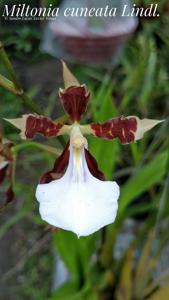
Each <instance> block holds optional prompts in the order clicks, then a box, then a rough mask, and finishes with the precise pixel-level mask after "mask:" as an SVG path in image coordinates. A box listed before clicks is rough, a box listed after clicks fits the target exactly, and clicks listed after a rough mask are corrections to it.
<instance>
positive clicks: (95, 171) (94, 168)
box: [85, 149, 105, 181]
mask: <svg viewBox="0 0 169 300" xmlns="http://www.w3.org/2000/svg"><path fill="white" fill-rule="evenodd" d="M85 157H86V162H87V165H88V168H89V170H90V172H91V174H92V175H93V176H94V177H96V178H98V179H100V180H103V181H104V180H105V176H104V174H103V172H101V171H100V170H99V168H98V164H97V161H96V159H95V158H94V157H93V156H92V155H91V153H90V152H89V151H88V150H87V149H85Z"/></svg>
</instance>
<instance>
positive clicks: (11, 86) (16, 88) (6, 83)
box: [0, 42, 42, 114]
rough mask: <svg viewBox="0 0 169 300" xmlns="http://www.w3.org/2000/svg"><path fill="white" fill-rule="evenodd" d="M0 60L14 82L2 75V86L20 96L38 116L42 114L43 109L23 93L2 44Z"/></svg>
mask: <svg viewBox="0 0 169 300" xmlns="http://www.w3.org/2000/svg"><path fill="white" fill-rule="evenodd" d="M0 59H1V61H2V62H3V64H4V66H5V67H6V70H7V71H8V73H9V76H10V78H11V80H12V81H10V80H8V79H7V78H5V77H4V76H2V75H0V76H1V77H0V85H1V86H2V87H3V88H5V89H7V90H9V91H10V92H12V93H13V94H15V95H17V96H19V97H20V98H21V99H22V100H23V102H24V103H25V104H26V105H27V106H28V107H29V108H31V109H32V110H33V111H34V112H36V113H37V114H42V111H41V109H40V108H39V106H37V105H36V104H35V103H34V102H33V101H32V99H31V98H29V96H28V95H27V94H26V93H25V92H24V91H23V89H22V87H21V84H20V82H19V80H18V78H17V76H16V73H15V70H14V68H13V66H12V64H11V62H10V60H9V58H8V55H7V53H6V51H5V49H4V46H3V44H2V42H0Z"/></svg>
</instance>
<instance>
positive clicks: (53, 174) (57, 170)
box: [40, 142, 69, 183]
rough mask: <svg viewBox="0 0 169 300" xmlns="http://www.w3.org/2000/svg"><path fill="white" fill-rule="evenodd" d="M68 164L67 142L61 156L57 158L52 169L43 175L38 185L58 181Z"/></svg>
mask: <svg viewBox="0 0 169 300" xmlns="http://www.w3.org/2000/svg"><path fill="white" fill-rule="evenodd" d="M68 162H69V142H68V143H67V145H66V147H65V149H64V150H63V152H62V154H61V155H60V156H59V157H58V158H57V160H56V162H55V164H54V167H53V169H52V170H51V171H49V172H47V173H45V174H44V175H43V176H42V177H41V179H40V183H49V182H51V181H53V180H55V179H59V178H60V177H62V176H63V174H64V171H65V168H66V166H67V165H68Z"/></svg>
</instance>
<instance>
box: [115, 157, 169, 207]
mask: <svg viewBox="0 0 169 300" xmlns="http://www.w3.org/2000/svg"><path fill="white" fill-rule="evenodd" d="M167 157H168V154H167V152H162V153H161V154H159V155H157V156H156V157H155V158H154V159H153V160H152V161H150V162H149V163H148V164H147V165H145V166H143V167H142V168H140V169H139V170H138V171H137V173H135V174H133V176H132V177H131V178H130V179H129V180H128V181H127V182H126V184H125V185H124V186H123V188H122V191H121V197H120V208H119V212H120V213H122V212H123V211H124V209H125V208H126V206H127V205H128V204H129V203H130V202H131V201H132V200H133V199H134V198H136V197H137V196H139V195H140V194H141V193H143V192H145V191H147V190H148V189H149V188H150V187H151V186H152V185H154V184H156V183H159V182H160V181H161V179H162V178H163V176H164V175H165V174H166V162H167Z"/></svg>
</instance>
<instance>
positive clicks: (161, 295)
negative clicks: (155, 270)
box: [148, 285, 169, 300]
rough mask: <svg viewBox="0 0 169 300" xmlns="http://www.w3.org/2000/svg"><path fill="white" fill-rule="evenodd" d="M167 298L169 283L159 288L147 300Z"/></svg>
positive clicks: (165, 299) (168, 295) (168, 296)
mask: <svg viewBox="0 0 169 300" xmlns="http://www.w3.org/2000/svg"><path fill="white" fill-rule="evenodd" d="M168 298H169V285H167V286H164V287H162V288H160V289H159V290H157V291H156V292H155V293H154V294H153V295H152V296H150V297H149V298H148V299H149V300H167V299H168Z"/></svg>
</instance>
